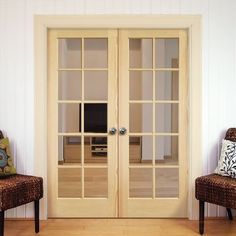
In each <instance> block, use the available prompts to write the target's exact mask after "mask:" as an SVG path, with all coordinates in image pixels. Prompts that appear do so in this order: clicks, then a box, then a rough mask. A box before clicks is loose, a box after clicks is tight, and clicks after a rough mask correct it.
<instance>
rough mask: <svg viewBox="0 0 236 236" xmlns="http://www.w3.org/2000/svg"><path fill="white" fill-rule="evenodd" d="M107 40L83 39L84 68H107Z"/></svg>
mask: <svg viewBox="0 0 236 236" xmlns="http://www.w3.org/2000/svg"><path fill="white" fill-rule="evenodd" d="M107 42H108V41H107V39H98V38H97V39H92V38H91V39H89V38H87V39H84V67H85V68H107V67H108V65H107V61H108V50H107V49H108V43H107Z"/></svg>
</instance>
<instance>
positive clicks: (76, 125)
mask: <svg viewBox="0 0 236 236" xmlns="http://www.w3.org/2000/svg"><path fill="white" fill-rule="evenodd" d="M58 130H59V132H62V133H64V132H71V133H73V132H80V105H79V104H66V103H64V104H59V109H58Z"/></svg>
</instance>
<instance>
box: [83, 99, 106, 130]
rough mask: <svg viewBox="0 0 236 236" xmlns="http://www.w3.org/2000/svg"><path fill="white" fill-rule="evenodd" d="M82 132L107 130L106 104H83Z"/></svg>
mask: <svg viewBox="0 0 236 236" xmlns="http://www.w3.org/2000/svg"><path fill="white" fill-rule="evenodd" d="M84 132H89V133H106V132H107V104H100V103H88V104H84Z"/></svg>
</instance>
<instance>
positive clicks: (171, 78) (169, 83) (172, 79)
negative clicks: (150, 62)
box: [156, 71, 179, 100]
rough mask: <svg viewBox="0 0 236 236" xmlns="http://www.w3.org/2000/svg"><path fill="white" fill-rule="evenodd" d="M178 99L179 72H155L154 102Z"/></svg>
mask: <svg viewBox="0 0 236 236" xmlns="http://www.w3.org/2000/svg"><path fill="white" fill-rule="evenodd" d="M178 99H179V72H178V71H156V100H178Z"/></svg>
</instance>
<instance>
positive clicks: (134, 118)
mask: <svg viewBox="0 0 236 236" xmlns="http://www.w3.org/2000/svg"><path fill="white" fill-rule="evenodd" d="M129 128H130V132H133V133H135V132H138V133H140V132H152V104H149V103H147V104H140V103H138V104H137V103H136V104H134V103H132V104H130V105H129Z"/></svg>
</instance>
